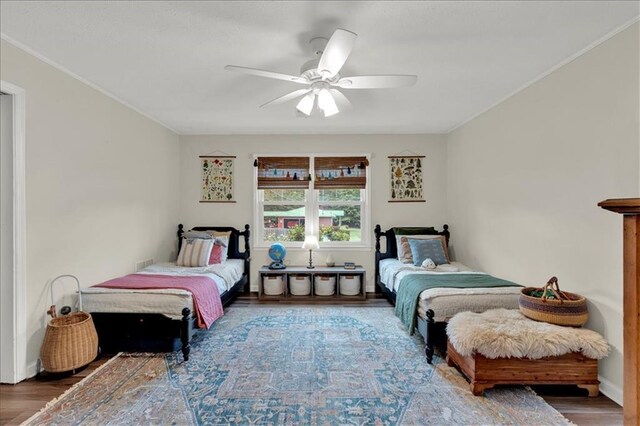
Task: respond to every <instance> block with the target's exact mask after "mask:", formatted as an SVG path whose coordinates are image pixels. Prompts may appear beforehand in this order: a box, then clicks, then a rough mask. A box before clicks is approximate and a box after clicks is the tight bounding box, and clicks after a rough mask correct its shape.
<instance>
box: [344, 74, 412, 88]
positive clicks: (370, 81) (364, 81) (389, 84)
mask: <svg viewBox="0 0 640 426" xmlns="http://www.w3.org/2000/svg"><path fill="white" fill-rule="evenodd" d="M416 81H418V76H417V75H358V76H354V77H343V78H341V79H340V80H338V82H337V83H335V86H338V87H340V88H342V89H391V88H394V87H409V86H413V85H414V84H416Z"/></svg>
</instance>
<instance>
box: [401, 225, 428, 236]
mask: <svg viewBox="0 0 640 426" xmlns="http://www.w3.org/2000/svg"><path fill="white" fill-rule="evenodd" d="M393 232H394V233H395V234H396V235H438V233H437V232H436V228H434V227H433V226H431V227H427V228H421V227H417V226H414V227H407V228H393Z"/></svg>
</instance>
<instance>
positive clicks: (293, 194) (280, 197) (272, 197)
mask: <svg viewBox="0 0 640 426" xmlns="http://www.w3.org/2000/svg"><path fill="white" fill-rule="evenodd" d="M304 191H305V190H304V189H265V190H264V201H304V200H305V198H304Z"/></svg>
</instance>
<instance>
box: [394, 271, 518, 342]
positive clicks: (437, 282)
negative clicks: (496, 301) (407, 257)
mask: <svg viewBox="0 0 640 426" xmlns="http://www.w3.org/2000/svg"><path fill="white" fill-rule="evenodd" d="M437 287H450V288H484V287H521V286H520V285H518V284H516V283H512V282H511V281H507V280H502V279H500V278H496V277H492V276H491V275H487V274H410V275H407V276H406V277H404V278H402V281H400V285H399V286H398V293H397V295H396V316H397V317H398V318H400V320H401V321H402V323H403V324H404V325H405V326H407V328H408V329H409V334H413V330H414V327H415V322H416V316H417V315H418V298H419V297H420V293H422V292H423V291H424V290H428V289H430V288H437Z"/></svg>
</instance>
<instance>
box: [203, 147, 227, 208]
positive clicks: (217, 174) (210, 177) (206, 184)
mask: <svg viewBox="0 0 640 426" xmlns="http://www.w3.org/2000/svg"><path fill="white" fill-rule="evenodd" d="M235 158H236V157H235V156H231V155H225V156H209V155H202V156H200V171H201V172H202V183H201V188H200V202H201V203H235V200H234V199H233V163H234V160H235Z"/></svg>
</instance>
